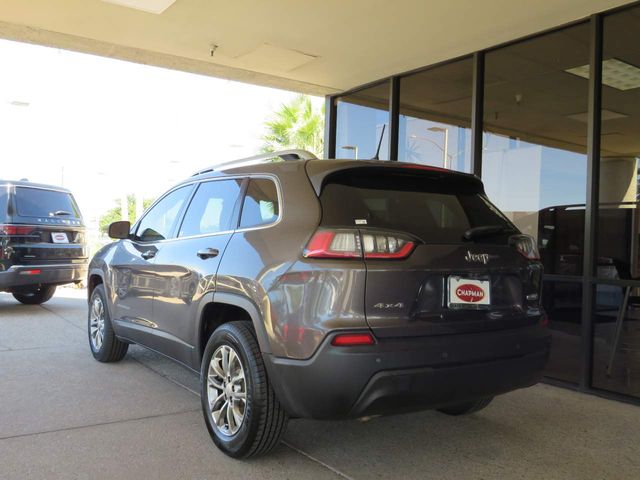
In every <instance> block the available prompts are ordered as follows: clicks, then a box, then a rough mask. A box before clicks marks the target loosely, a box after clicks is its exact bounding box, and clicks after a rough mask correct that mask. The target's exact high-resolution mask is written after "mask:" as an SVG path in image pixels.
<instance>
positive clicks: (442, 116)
mask: <svg viewBox="0 0 640 480" xmlns="http://www.w3.org/2000/svg"><path fill="white" fill-rule="evenodd" d="M472 81H473V62H472V60H471V58H467V59H464V60H460V61H456V62H452V63H448V64H446V65H442V66H437V67H434V68H430V69H428V70H425V71H422V72H418V73H414V74H412V75H408V76H406V77H402V78H401V79H400V122H399V125H400V127H399V144H398V160H400V161H406V162H413V163H419V164H423V165H433V166H437V167H444V168H450V169H453V170H459V171H463V172H470V171H471V129H470V126H471V91H472Z"/></svg>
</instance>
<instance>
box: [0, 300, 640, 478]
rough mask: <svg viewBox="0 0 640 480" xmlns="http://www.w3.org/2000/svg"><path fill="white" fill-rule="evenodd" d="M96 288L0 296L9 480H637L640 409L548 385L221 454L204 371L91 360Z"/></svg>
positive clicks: (311, 424) (0, 439) (144, 357)
mask: <svg viewBox="0 0 640 480" xmlns="http://www.w3.org/2000/svg"><path fill="white" fill-rule="evenodd" d="M84 295H85V292H84V291H79V290H74V289H68V288H65V289H59V292H58V293H57V294H56V296H55V297H54V298H53V299H52V300H51V301H49V302H48V303H46V304H44V305H43V306H26V305H20V304H18V303H17V302H15V301H14V300H13V298H12V297H11V296H10V295H7V294H0V478H2V479H25V478H65V479H66V478H96V479H98V478H119V479H126V478H153V479H164V478H167V479H170V478H171V479H173V478H184V479H205V478H212V479H213V478H220V479H223V478H224V479H230V478H242V479H252V478H255V479H260V480H267V479H271V478H274V479H275V478H277V479H307V478H312V479H316V478H318V479H322V478H353V479H370V478H403V479H404V478H434V479H462V478H465V479H467V478H473V479H494V478H502V479H514V478H518V479H529V478H531V479H536V480H539V479H541V478H544V479H576V478H589V479H592V478H593V479H596V478H597V479H623V478H628V479H637V478H640V409H639V407H635V406H631V405H626V404H622V403H618V402H614V401H610V400H604V399H600V398H596V397H592V396H587V395H581V394H577V393H574V392H571V391H567V390H564V389H559V388H555V387H551V386H548V385H539V386H536V387H533V388H530V389H527V390H521V391H518V392H514V393H511V394H508V395H505V396H502V397H500V398H498V399H497V400H495V401H494V403H493V404H492V405H491V406H490V407H489V408H487V409H486V410H484V411H482V412H479V413H477V414H474V415H472V416H469V417H461V418H452V417H447V416H445V415H442V414H439V413H437V412H424V413H419V414H411V415H401V416H396V417H386V418H377V419H373V420H370V421H368V422H361V421H347V422H316V421H307V420H296V421H292V422H291V423H290V424H289V430H288V432H287V434H286V435H285V440H284V442H283V443H282V444H281V445H280V446H279V447H278V448H277V449H276V450H275V451H274V452H273V453H272V454H271V455H269V456H267V457H263V458H259V459H254V460H250V461H237V460H232V459H229V458H227V457H225V456H224V455H222V454H221V453H219V452H218V451H217V450H216V449H215V447H214V446H213V444H212V443H211V441H210V440H209V436H208V433H207V431H206V428H205V426H204V423H203V421H202V418H201V413H200V406H199V398H198V396H197V385H198V379H197V377H196V376H195V375H194V374H192V373H191V372H189V371H188V370H186V369H184V368H182V367H180V366H178V365H176V364H174V363H172V362H170V361H168V360H166V359H164V358H162V357H160V356H159V355H157V354H154V353H151V352H148V351H146V350H144V349H142V348H140V347H133V348H131V349H130V350H129V352H130V353H129V355H127V357H126V359H125V360H124V361H122V362H121V363H118V364H109V365H107V364H100V363H98V362H96V361H94V360H93V358H92V357H91V354H90V352H89V348H88V345H87V338H86V337H87V335H86V329H85V321H86V320H85V316H86V303H85V300H84Z"/></svg>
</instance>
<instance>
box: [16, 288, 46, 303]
mask: <svg viewBox="0 0 640 480" xmlns="http://www.w3.org/2000/svg"><path fill="white" fill-rule="evenodd" d="M54 293H56V286H55V285H42V286H40V287H38V288H36V289H34V290H33V291H31V292H22V293H18V292H13V293H12V295H13V298H15V299H16V300H18V301H19V302H20V303H24V304H25V305H40V304H41V303H44V302H46V301H47V300H51V297H53V294H54Z"/></svg>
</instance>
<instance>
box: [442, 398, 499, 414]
mask: <svg viewBox="0 0 640 480" xmlns="http://www.w3.org/2000/svg"><path fill="white" fill-rule="evenodd" d="M491 400H493V397H488V398H481V399H480V400H474V401H473V402H465V403H458V404H456V405H449V406H448V407H444V408H439V409H438V411H439V412H442V413H446V414H447V415H469V414H471V413H475V412H478V411H480V410H482V409H483V408H486V407H487V405H489V404H490V403H491Z"/></svg>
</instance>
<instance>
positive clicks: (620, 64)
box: [585, 7, 640, 397]
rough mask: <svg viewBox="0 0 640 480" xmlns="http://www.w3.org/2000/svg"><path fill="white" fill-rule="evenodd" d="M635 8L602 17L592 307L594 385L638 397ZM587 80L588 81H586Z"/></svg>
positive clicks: (639, 103) (639, 118)
mask: <svg viewBox="0 0 640 480" xmlns="http://www.w3.org/2000/svg"><path fill="white" fill-rule="evenodd" d="M639 29H640V8H638V7H636V8H633V9H630V10H625V11H623V12H620V13H616V14H614V15H611V16H608V17H605V19H604V38H603V50H604V51H603V63H602V83H603V85H602V120H601V125H600V126H601V138H600V139H601V151H600V185H599V194H600V197H599V200H600V202H599V209H598V214H599V215H598V239H599V242H598V255H597V272H596V274H597V276H598V278H600V279H603V280H615V281H619V280H623V282H620V283H618V284H615V285H613V284H598V287H597V295H596V305H595V311H594V322H595V325H594V337H593V349H594V358H593V379H592V385H593V386H594V387H596V388H601V389H604V390H609V391H613V392H616V393H622V394H625V395H632V396H635V397H640V288H638V287H637V286H636V285H637V282H634V281H637V280H638V279H640V269H639V265H638V251H639V250H640V247H639V243H640V221H639V216H638V211H639V209H638V157H639V156H640V68H638V67H639V66H640V50H638V49H637V48H635V47H632V46H635V45H637V32H638V30H639ZM585 81H586V80H585Z"/></svg>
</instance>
